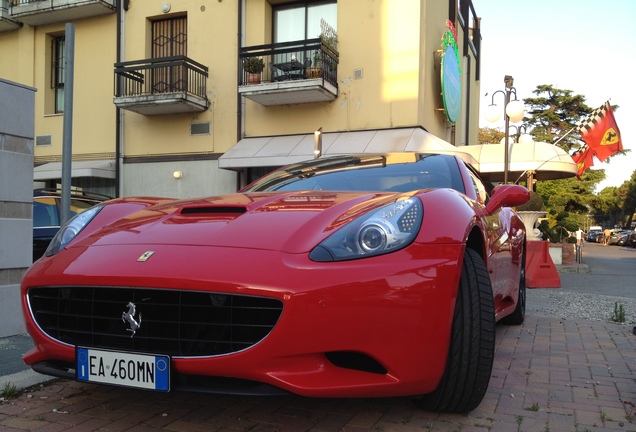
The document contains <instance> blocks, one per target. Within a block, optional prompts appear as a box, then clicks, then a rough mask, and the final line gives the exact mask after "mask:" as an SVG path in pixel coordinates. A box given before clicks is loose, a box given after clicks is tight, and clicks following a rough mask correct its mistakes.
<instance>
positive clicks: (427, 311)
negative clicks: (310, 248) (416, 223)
mask: <svg viewBox="0 0 636 432" xmlns="http://www.w3.org/2000/svg"><path fill="white" fill-rule="evenodd" d="M109 249H111V247H99V248H98V247H94V248H89V249H81V248H70V249H69V250H66V251H63V252H62V253H60V254H59V255H58V256H56V257H54V258H53V259H50V258H47V259H44V260H42V261H40V262H38V263H37V264H36V265H34V266H33V267H32V268H31V269H30V270H29V272H28V273H27V275H26V276H25V278H24V281H23V285H22V291H23V299H24V301H23V305H24V312H25V317H26V321H27V329H28V331H29V333H30V334H31V336H32V337H33V339H34V342H35V347H34V349H32V350H31V351H30V352H28V353H27V354H26V355H25V357H24V360H25V362H26V363H27V364H30V365H33V366H34V369H36V370H37V369H40V371H41V372H43V373H47V374H51V375H55V376H66V377H71V376H74V371H73V366H74V363H75V345H74V344H72V343H69V342H68V341H66V342H65V341H62V340H59V339H54V338H52V337H50V336H49V335H47V334H45V333H44V331H43V329H42V328H41V327H40V326H39V325H38V323H37V322H36V320H35V319H34V316H33V314H32V311H31V307H30V304H29V301H28V293H29V289H30V288H32V287H40V288H42V287H51V286H54V287H60V286H69V287H75V288H74V289H81V287H95V286H96V285H99V286H100V287H127V288H130V287H133V288H132V289H137V288H138V289H148V288H151V289H153V290H180V291H194V292H211V293H216V294H232V295H242V296H255V297H263V298H269V299H277V300H279V301H280V302H281V303H282V305H283V311H282V314H281V315H280V318H279V319H278V321H277V322H276V324H275V326H274V327H273V329H272V330H271V332H269V334H268V335H267V336H266V337H264V339H262V340H261V341H260V342H258V343H255V344H254V345H253V346H251V347H249V348H246V349H241V350H238V351H236V352H232V353H226V354H220V355H199V356H190V355H181V356H180V355H176V356H173V360H172V370H173V375H172V376H173V384H172V388H173V389H185V390H202V391H214V392H221V393H235V392H236V391H232V388H235V389H238V392H239V393H240V394H275V393H278V392H279V390H280V391H283V392H291V393H295V394H299V395H303V396H313V397H336V396H337V397H369V396H402V395H416V394H423V393H427V392H430V391H432V390H434V389H435V388H436V386H437V385H438V383H439V380H440V379H441V376H442V373H443V371H444V367H445V363H446V357H447V353H448V341H449V337H450V336H449V334H450V326H451V323H452V316H453V310H454V300H455V295H456V290H457V285H458V281H459V275H460V270H461V257H462V254H463V250H464V246H463V245H461V244H453V245H421V244H417V243H415V244H412V245H411V246H409V247H407V248H405V249H403V250H400V251H397V252H394V253H392V254H388V255H383V256H378V257H373V258H367V259H361V260H355V261H346V262H339V263H314V262H311V261H309V260H308V259H307V257H306V256H305V255H290V254H281V253H277V252H270V251H262V250H236V249H224V250H220V249H219V248H210V247H186V246H170V247H168V246H156V245H153V251H154V252H155V254H154V255H153V257H152V259H150V260H148V262H146V263H143V264H141V265H140V264H139V263H137V261H136V258H137V257H138V256H140V255H141V253H143V252H144V248H141V249H140V247H138V246H117V247H116V248H115V247H112V250H109ZM140 250H141V251H140ZM130 257H134V258H135V259H134V260H133V259H131V258H130ZM146 264H148V265H146ZM115 269H116V270H115ZM122 308H123V306H122V305H118V306H117V311H119V312H118V313H119V314H121V310H123V309H122ZM140 312H142V311H140ZM142 313H143V312H142ZM114 320H115V321H117V320H120V321H121V317H120V316H115V317H114ZM144 320H145V322H148V323H150V322H152V317H144ZM122 327H124V328H125V324H123V323H122ZM95 348H102V347H100V346H95ZM219 383H220V384H219ZM217 384H219V385H217Z"/></svg>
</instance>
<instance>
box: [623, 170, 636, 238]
mask: <svg viewBox="0 0 636 432" xmlns="http://www.w3.org/2000/svg"><path fill="white" fill-rule="evenodd" d="M622 187H625V196H624V201H623V213H625V216H627V222H626V224H625V227H627V228H629V227H631V224H632V217H633V215H634V212H636V171H634V172H633V173H632V177H631V178H630V179H629V180H628V181H626V182H625V183H623V185H622V186H621V188H622Z"/></svg>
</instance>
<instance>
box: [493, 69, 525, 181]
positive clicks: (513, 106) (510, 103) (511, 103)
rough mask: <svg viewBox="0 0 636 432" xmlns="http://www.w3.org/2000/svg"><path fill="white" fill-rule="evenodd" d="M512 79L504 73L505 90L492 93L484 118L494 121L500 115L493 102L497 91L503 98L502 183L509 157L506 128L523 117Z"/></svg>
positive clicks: (522, 108) (522, 110)
mask: <svg viewBox="0 0 636 432" xmlns="http://www.w3.org/2000/svg"><path fill="white" fill-rule="evenodd" d="M513 82H514V79H513V78H512V77H511V76H510V75H506V76H505V77H504V83H505V84H506V89H505V90H497V91H496V92H494V93H493V94H492V99H491V103H490V105H489V106H488V108H487V109H486V120H488V121H489V122H496V121H497V120H499V117H500V116H501V111H500V110H499V108H498V107H497V105H496V104H495V95H496V94H497V93H502V94H503V95H504V98H505V104H504V107H505V109H504V120H505V125H504V129H505V136H504V184H505V183H508V167H509V165H510V164H509V160H508V159H509V157H510V148H509V146H508V143H509V139H510V138H509V133H508V128H509V127H510V122H513V123H517V122H519V121H521V120H522V119H523V116H524V107H523V103H522V102H521V101H520V100H517V89H515V88H514V87H513V86H512V84H513ZM511 94H514V96H515V98H514V100H510V95H511Z"/></svg>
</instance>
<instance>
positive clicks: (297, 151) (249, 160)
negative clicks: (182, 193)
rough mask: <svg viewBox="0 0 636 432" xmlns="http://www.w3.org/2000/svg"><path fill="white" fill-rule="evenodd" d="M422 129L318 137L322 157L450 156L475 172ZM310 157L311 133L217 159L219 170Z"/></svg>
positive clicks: (239, 148) (243, 145) (239, 147)
mask: <svg viewBox="0 0 636 432" xmlns="http://www.w3.org/2000/svg"><path fill="white" fill-rule="evenodd" d="M465 148H466V147H455V146H454V145H452V144H450V143H448V142H446V141H444V140H442V139H440V138H438V137H436V136H435V135H433V134H431V133H429V132H427V131H426V130H424V129H423V128H419V127H414V128H400V129H382V130H368V131H355V132H328V133H323V134H322V154H323V156H335V155H341V154H354V153H381V154H384V153H394V152H418V153H452V154H457V155H458V156H459V157H461V158H462V159H463V160H464V161H466V162H467V163H470V164H471V165H473V166H474V167H475V168H476V169H478V164H477V160H476V159H475V158H474V157H473V156H472V155H470V154H468V153H466V152H464V151H463V149H465ZM313 157H314V134H313V133H311V134H306V135H284V136H273V137H255V138H244V139H242V140H240V141H239V142H238V143H236V144H235V145H234V146H233V147H232V148H231V149H229V150H228V151H227V152H225V154H223V155H222V156H221V157H220V158H219V167H221V168H231V169H238V168H249V167H263V166H283V165H288V164H291V163H297V162H302V161H306V160H309V159H312V158H313Z"/></svg>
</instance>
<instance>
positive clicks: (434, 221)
mask: <svg viewBox="0 0 636 432" xmlns="http://www.w3.org/2000/svg"><path fill="white" fill-rule="evenodd" d="M528 199H529V193H528V191H527V190H526V189H525V188H523V187H521V186H517V185H499V186H497V187H495V188H494V189H491V188H490V187H489V186H488V185H486V184H484V183H483V182H482V181H481V180H480V178H479V175H478V173H476V172H475V171H474V170H473V169H472V168H471V167H470V166H469V165H467V164H465V163H464V162H463V161H462V159H461V158H460V157H458V156H457V155H450V154H415V153H400V154H388V155H368V154H365V155H348V156H334V157H328V158H320V159H315V160H311V161H308V162H304V163H299V164H295V165H290V166H286V167H283V168H281V169H278V170H276V171H273V172H272V173H270V174H268V175H266V176H265V177H263V178H261V179H259V180H257V181H256V182H254V183H253V184H251V185H249V186H247V187H246V188H244V189H243V190H241V191H239V192H238V193H235V194H229V195H221V196H212V197H208V198H199V199H188V200H173V199H165V198H148V197H141V198H122V199H115V200H111V201H107V202H105V203H102V204H99V205H97V206H95V207H92V208H91V209H89V210H87V211H85V212H83V213H81V214H78V215H77V216H76V217H75V218H73V219H72V220H70V221H69V223H68V224H67V225H66V226H64V227H62V229H61V230H60V231H59V233H58V234H57V235H56V237H55V238H54V239H53V241H52V242H51V244H50V246H49V248H48V249H47V251H46V253H45V256H43V257H42V258H41V259H40V260H38V261H37V262H36V263H34V264H33V266H32V267H31V268H30V269H29V270H28V272H27V274H26V275H25V277H24V279H23V283H22V298H23V309H24V315H25V318H26V323H27V329H28V331H29V333H30V334H31V336H32V337H33V340H34V343H35V346H34V348H33V349H31V350H30V351H29V352H27V353H26V354H25V355H24V361H25V362H26V363H27V364H29V365H31V366H32V368H33V369H34V370H36V371H38V372H40V373H44V374H48V375H53V376H57V377H64V378H70V379H76V380H80V381H85V382H91V383H102V384H110V385H121V386H130V387H136V388H146V389H149V390H154V391H171V390H187V391H202V392H215V393H226V394H244V395H245V394H250V395H254V394H260V395H273V394H289V393H293V394H297V395H302V396H308V397H347V398H351V397H365V398H366V397H392V396H411V397H412V398H413V400H414V401H415V403H416V404H418V405H419V406H421V407H423V408H425V409H429V410H434V411H450V412H466V411H470V410H472V409H474V408H475V407H476V406H477V405H479V403H480V402H481V400H482V398H483V396H484V394H485V392H486V390H487V387H488V382H489V379H490V374H491V370H492V365H493V355H494V338H495V323H496V322H497V321H500V320H504V321H507V322H508V323H510V324H520V323H521V322H523V319H524V313H525V282H524V275H525V273H524V266H525V255H524V247H525V231H524V226H523V223H522V222H521V220H520V219H519V218H518V216H517V215H516V213H515V212H514V211H513V210H512V209H511V208H510V207H514V206H517V205H521V204H523V203H525V202H526V201H527V200H528Z"/></svg>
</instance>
